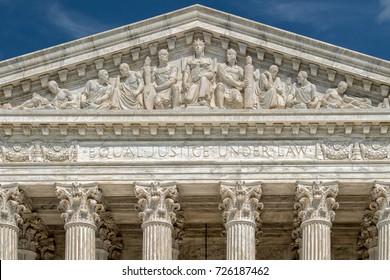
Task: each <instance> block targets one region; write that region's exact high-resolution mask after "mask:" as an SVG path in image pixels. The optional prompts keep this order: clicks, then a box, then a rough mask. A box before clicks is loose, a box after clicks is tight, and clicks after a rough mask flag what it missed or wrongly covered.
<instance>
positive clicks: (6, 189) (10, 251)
mask: <svg viewBox="0 0 390 280" xmlns="http://www.w3.org/2000/svg"><path fill="white" fill-rule="evenodd" d="M19 196H20V193H19V186H18V185H17V184H10V185H1V184H0V246H1V248H0V260H17V259H18V232H19V229H18V223H21V222H22V218H21V217H20V215H19V213H20V212H21V211H22V210H23V209H24V206H22V205H19Z"/></svg>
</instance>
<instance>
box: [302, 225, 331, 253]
mask: <svg viewBox="0 0 390 280" xmlns="http://www.w3.org/2000/svg"><path fill="white" fill-rule="evenodd" d="M330 228H331V224H330V223H327V222H324V221H321V220H319V221H316V220H311V221H308V222H304V223H302V257H301V259H303V260H330V256H331V247H330V245H331V244H330Z"/></svg>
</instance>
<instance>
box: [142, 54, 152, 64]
mask: <svg viewBox="0 0 390 280" xmlns="http://www.w3.org/2000/svg"><path fill="white" fill-rule="evenodd" d="M151 63H152V60H151V59H150V57H149V56H147V57H146V58H145V62H144V66H150V64H151Z"/></svg>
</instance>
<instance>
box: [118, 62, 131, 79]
mask: <svg viewBox="0 0 390 280" xmlns="http://www.w3.org/2000/svg"><path fill="white" fill-rule="evenodd" d="M119 72H120V73H121V76H122V77H127V76H128V75H129V72H130V66H129V64H127V63H122V64H121V65H119Z"/></svg>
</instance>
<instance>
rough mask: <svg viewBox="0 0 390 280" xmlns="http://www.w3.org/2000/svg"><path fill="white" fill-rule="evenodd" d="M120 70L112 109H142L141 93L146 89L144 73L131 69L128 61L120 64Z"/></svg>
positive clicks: (112, 98) (112, 100)
mask: <svg viewBox="0 0 390 280" xmlns="http://www.w3.org/2000/svg"><path fill="white" fill-rule="evenodd" d="M119 72H120V75H119V76H118V77H117V79H116V82H115V86H114V90H113V93H112V97H111V109H118V110H126V109H142V108H143V100H142V94H141V93H142V91H143V89H144V81H143V79H142V75H141V74H140V73H139V72H134V71H131V70H130V66H129V65H128V64H127V63H122V64H121V65H120V66H119Z"/></svg>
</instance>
